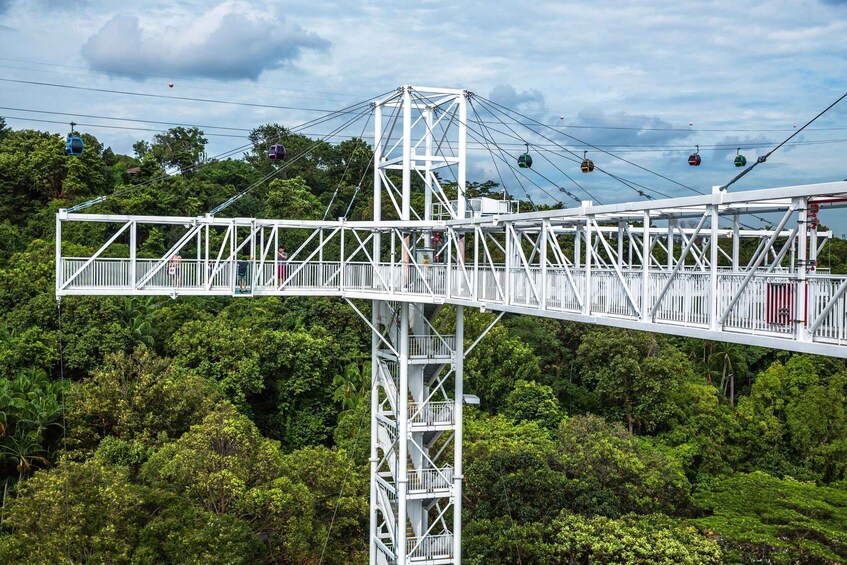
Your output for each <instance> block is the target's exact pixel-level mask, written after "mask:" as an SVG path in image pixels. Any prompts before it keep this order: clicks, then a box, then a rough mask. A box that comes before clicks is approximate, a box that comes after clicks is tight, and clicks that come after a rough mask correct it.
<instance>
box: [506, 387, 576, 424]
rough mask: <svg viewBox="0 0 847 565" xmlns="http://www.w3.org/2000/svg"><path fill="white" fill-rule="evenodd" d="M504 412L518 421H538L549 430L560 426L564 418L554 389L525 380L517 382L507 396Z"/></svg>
mask: <svg viewBox="0 0 847 565" xmlns="http://www.w3.org/2000/svg"><path fill="white" fill-rule="evenodd" d="M504 413H505V414H506V416H508V417H509V418H512V419H513V420H515V421H517V422H524V421H536V422H538V423H539V424H540V425H541V426H542V427H545V428H547V429H549V430H555V429H556V428H558V427H559V421H560V420H561V418H562V412H561V410H560V409H559V402H558V401H557V400H556V397H555V396H553V389H552V388H550V387H549V386H545V385H540V384H538V383H537V382H535V381H530V382H527V381H524V380H519V381H518V382H516V383H515V388H514V390H513V391H512V392H510V393H509V396H507V397H506V407H505V410H504Z"/></svg>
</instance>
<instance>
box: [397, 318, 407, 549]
mask: <svg viewBox="0 0 847 565" xmlns="http://www.w3.org/2000/svg"><path fill="white" fill-rule="evenodd" d="M398 308H400V343H399V345H400V350H399V353H400V359H399V364H400V367H399V368H400V386H399V390H398V395H399V396H400V398H399V401H400V402H399V403H398V404H399V405H400V410H399V413H398V414H397V420H398V422H397V430H398V433H399V440H398V442H397V444H398V450H397V452H398V457H397V459H398V461H397V465H396V468H395V469H396V474H397V523H396V525H397V534H396V537H395V539H396V540H397V548H396V550H395V551H396V552H397V565H406V522H407V521H408V520H409V518H408V516H407V511H406V497H407V496H408V480H409V478H408V469H407V468H406V466H407V461H408V459H409V304H408V303H407V302H402V303H400V304H399V306H398Z"/></svg>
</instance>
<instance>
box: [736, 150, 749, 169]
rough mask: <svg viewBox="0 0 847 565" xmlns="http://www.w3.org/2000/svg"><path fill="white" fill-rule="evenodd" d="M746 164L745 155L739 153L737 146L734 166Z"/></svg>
mask: <svg viewBox="0 0 847 565" xmlns="http://www.w3.org/2000/svg"><path fill="white" fill-rule="evenodd" d="M746 164H747V157H745V156H744V155H742V154H741V148H740V147H739V148H738V151H737V152H736V154H735V166H736V167H743V166H744V165H746Z"/></svg>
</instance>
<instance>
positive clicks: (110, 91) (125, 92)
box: [0, 78, 349, 113]
mask: <svg viewBox="0 0 847 565" xmlns="http://www.w3.org/2000/svg"><path fill="white" fill-rule="evenodd" d="M0 82H13V83H18V84H30V85H34V86H49V87H53V88H68V89H71V90H83V91H87V92H103V93H108V94H123V95H125V96H140V97H143V98H165V99H167V100H183V101H188V102H205V103H209V104H226V105H229V106H248V107H250V108H271V109H274V110H297V111H301V112H326V110H325V109H321V108H304V107H301V106H279V105H274V104H257V103H254V102H234V101H232V100H216V99H213V98H196V97H191V96H166V95H164V94H151V93H148V92H130V91H128V90H114V89H109V88H94V87H91V86H75V85H71V84H58V83H52V82H39V81H34V80H20V79H11V78H0ZM348 113H349V112H348Z"/></svg>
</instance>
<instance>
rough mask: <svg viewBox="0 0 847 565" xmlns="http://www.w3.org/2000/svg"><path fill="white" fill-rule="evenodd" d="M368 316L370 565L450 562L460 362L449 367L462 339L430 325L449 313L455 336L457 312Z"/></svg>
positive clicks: (402, 308)
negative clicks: (377, 335) (372, 333)
mask: <svg viewBox="0 0 847 565" xmlns="http://www.w3.org/2000/svg"><path fill="white" fill-rule="evenodd" d="M374 311H375V319H374V326H375V327H377V328H380V329H382V330H383V331H384V334H383V339H380V340H376V341H377V343H376V344H375V348H376V352H375V355H374V358H375V359H376V360H377V363H376V367H375V369H374V372H375V374H376V379H377V380H376V386H375V387H374V390H373V398H372V402H375V403H376V406H377V409H376V418H375V420H376V422H375V425H376V428H377V429H376V432H377V433H376V434H375V435H374V439H373V441H372V446H371V448H372V452H371V453H372V459H371V464H372V466H373V468H374V469H375V473H374V476H375V480H374V483H373V484H372V491H371V496H372V501H373V502H374V504H373V505H372V510H371V512H372V515H371V520H372V523H376V524H377V529H376V535H375V538H374V539H373V540H372V543H373V545H374V548H373V549H374V552H375V553H376V555H377V556H378V558H377V563H384V564H389V563H425V564H433V565H434V564H440V563H453V562H454V556H455V555H457V554H458V549H457V547H454V546H456V544H458V543H460V536H454V532H455V531H456V530H457V529H458V527H460V524H461V523H460V516H461V501H460V500H459V499H458V498H457V493H460V492H461V474H460V473H459V472H457V471H456V469H461V446H460V444H457V443H456V432H457V427H459V426H460V425H461V420H460V418H461V416H460V415H461V409H462V407H461V401H462V394H461V384H459V385H458V386H456V383H457V382H458V383H461V365H462V363H461V362H459V363H457V362H456V360H457V357H458V356H459V355H460V354H461V348H460V349H457V348H456V343H460V342H461V339H462V335H461V333H460V331H455V330H454V331H453V333H450V334H445V333H443V332H439V331H437V330H436V329H435V324H434V322H435V317H436V316H448V315H449V317H450V318H451V321H452V320H453V319H458V320H459V323H458V324H457V330H461V326H462V317H463V311H462V309H461V307H459V308H457V309H455V313H454V311H453V309H450V310H449V311H445V310H444V309H440V308H437V307H434V306H430V307H427V308H423V307H419V306H416V305H410V304H407V303H389V302H375V303H374ZM457 369H458V370H459V372H458V373H457ZM451 384H452V385H453V386H452V388H451V387H450V386H449V385H451ZM457 391H458V394H457ZM457 399H458V400H457ZM457 416H458V417H457ZM457 445H459V447H458V448H457ZM404 461H405V464H402V463H401V462H404ZM403 525H405V527H403Z"/></svg>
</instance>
